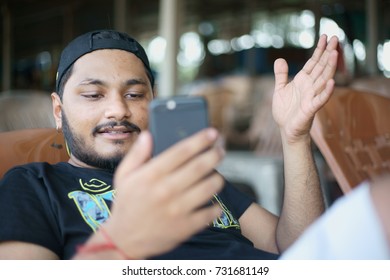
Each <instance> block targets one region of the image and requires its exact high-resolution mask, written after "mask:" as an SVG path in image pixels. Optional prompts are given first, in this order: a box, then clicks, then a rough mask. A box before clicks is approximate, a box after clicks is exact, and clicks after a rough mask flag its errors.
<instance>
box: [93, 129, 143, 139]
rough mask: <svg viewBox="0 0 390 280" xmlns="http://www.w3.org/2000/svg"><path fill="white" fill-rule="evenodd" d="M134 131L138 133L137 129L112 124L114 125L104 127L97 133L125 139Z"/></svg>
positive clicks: (111, 137) (110, 137)
mask: <svg viewBox="0 0 390 280" xmlns="http://www.w3.org/2000/svg"><path fill="white" fill-rule="evenodd" d="M133 132H135V133H138V131H137V130H135V129H132V128H130V127H125V126H114V127H111V126H110V127H104V128H102V129H100V130H99V131H98V134H99V135H104V136H105V137H107V138H109V139H115V140H118V139H127V138H129V137H130V136H131V134H132V133H133Z"/></svg>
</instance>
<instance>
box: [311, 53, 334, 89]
mask: <svg viewBox="0 0 390 280" xmlns="http://www.w3.org/2000/svg"><path fill="white" fill-rule="evenodd" d="M337 56H338V53H337V51H335V50H333V51H332V53H331V54H330V56H329V59H328V62H327V64H326V66H325V68H324V69H323V71H322V73H321V75H320V76H319V77H318V78H317V79H315V81H314V85H313V88H314V91H315V92H321V91H322V90H323V89H324V88H325V86H326V83H327V82H328V81H329V80H330V79H332V78H333V77H334V74H335V72H336V68H337Z"/></svg>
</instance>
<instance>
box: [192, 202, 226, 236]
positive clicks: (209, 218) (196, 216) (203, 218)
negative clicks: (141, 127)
mask: <svg viewBox="0 0 390 280" xmlns="http://www.w3.org/2000/svg"><path fill="white" fill-rule="evenodd" d="M221 214H222V209H221V207H220V206H219V205H217V204H214V205H212V206H207V207H203V208H200V209H198V210H197V211H195V212H194V213H192V214H191V215H190V217H189V219H188V220H189V223H188V224H189V225H191V227H192V228H191V229H189V230H188V231H189V234H190V235H193V234H194V233H195V232H198V231H200V230H202V229H203V228H205V227H206V226H207V225H209V224H210V223H212V222H213V221H214V220H215V219H217V218H218V217H220V216H221Z"/></svg>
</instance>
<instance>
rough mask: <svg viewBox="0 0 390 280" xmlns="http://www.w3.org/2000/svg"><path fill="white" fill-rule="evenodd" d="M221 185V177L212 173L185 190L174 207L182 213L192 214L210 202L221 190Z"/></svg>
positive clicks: (222, 182) (222, 183) (222, 181)
mask: <svg viewBox="0 0 390 280" xmlns="http://www.w3.org/2000/svg"><path fill="white" fill-rule="evenodd" d="M223 185H224V180H223V178H222V176H221V175H219V174H218V173H217V172H214V173H213V174H212V175H210V176H208V177H206V178H204V179H203V180H202V181H200V182H199V183H197V184H195V185H192V186H191V187H190V188H187V190H186V191H185V192H183V193H182V194H181V196H180V198H179V199H177V204H176V207H178V208H179V209H178V210H180V211H183V212H184V213H190V212H193V211H195V210H196V209H198V208H200V207H203V206H205V205H206V204H207V203H208V202H210V201H211V200H212V198H213V196H214V195H215V194H217V193H219V192H220V191H221V190H222V188H223Z"/></svg>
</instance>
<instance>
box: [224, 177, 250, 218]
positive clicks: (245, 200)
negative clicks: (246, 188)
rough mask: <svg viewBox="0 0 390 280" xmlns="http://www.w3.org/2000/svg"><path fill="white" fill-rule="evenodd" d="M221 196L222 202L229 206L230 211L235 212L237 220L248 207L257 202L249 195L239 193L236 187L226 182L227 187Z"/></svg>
mask: <svg viewBox="0 0 390 280" xmlns="http://www.w3.org/2000/svg"><path fill="white" fill-rule="evenodd" d="M219 196H220V197H221V198H222V200H223V201H224V202H226V203H228V204H229V206H230V209H231V210H232V211H233V212H234V214H235V216H236V217H237V218H240V217H241V215H242V214H243V213H244V212H245V211H246V209H248V207H249V206H250V205H251V204H252V203H253V202H255V200H254V199H253V198H251V197H249V196H248V195H247V194H245V193H243V192H241V191H239V190H238V189H237V188H236V187H234V185H233V184H232V183H230V182H228V181H226V180H225V186H224V188H223V190H222V191H221V193H219Z"/></svg>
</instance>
